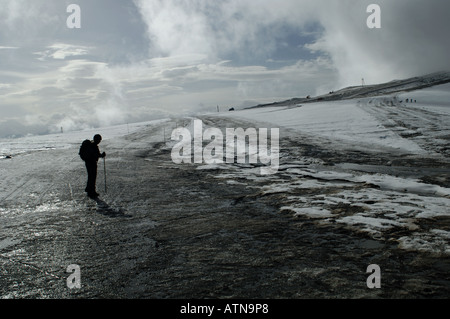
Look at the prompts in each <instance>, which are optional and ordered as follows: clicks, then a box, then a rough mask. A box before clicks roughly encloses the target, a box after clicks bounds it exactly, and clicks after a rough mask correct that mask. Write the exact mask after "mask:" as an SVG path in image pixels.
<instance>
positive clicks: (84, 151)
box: [79, 134, 106, 198]
mask: <svg viewBox="0 0 450 319" xmlns="http://www.w3.org/2000/svg"><path fill="white" fill-rule="evenodd" d="M101 141H102V137H101V135H99V134H97V135H95V136H94V140H93V141H90V140H85V141H84V142H83V143H82V144H81V147H80V153H79V154H80V157H81V159H82V160H83V161H84V162H85V164H86V170H87V174H88V179H87V185H86V189H85V192H86V193H87V195H88V196H89V197H90V198H97V197H98V196H99V194H98V193H97V191H96V186H95V184H96V180H97V163H98V159H99V158H100V157H102V158H104V157H105V156H106V153H105V152H103V153H101V154H100V150H99V148H98V144H100V142H101Z"/></svg>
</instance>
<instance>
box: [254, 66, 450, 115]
mask: <svg viewBox="0 0 450 319" xmlns="http://www.w3.org/2000/svg"><path fill="white" fill-rule="evenodd" d="M445 83H450V72H436V73H431V74H428V75H424V76H417V77H412V78H409V79H404V80H393V81H390V82H387V83H381V84H374V85H361V86H351V87H347V88H344V89H341V90H339V91H335V92H330V93H329V94H324V95H320V96H315V97H305V98H293V99H290V100H286V101H281V102H274V103H268V104H260V105H257V106H253V107H250V108H258V107H266V106H289V105H296V104H300V103H311V102H319V101H320V102H322V101H340V100H349V99H355V98H365V97H372V96H380V95H387V94H393V93H400V92H409V91H415V90H419V89H424V88H428V87H432V86H435V85H440V84H445Z"/></svg>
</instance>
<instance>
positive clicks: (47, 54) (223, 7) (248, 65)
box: [0, 0, 450, 136]
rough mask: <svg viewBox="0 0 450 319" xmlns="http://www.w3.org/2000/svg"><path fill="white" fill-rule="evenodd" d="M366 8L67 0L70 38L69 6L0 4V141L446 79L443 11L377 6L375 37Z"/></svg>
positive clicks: (401, 2) (305, 0)
mask: <svg viewBox="0 0 450 319" xmlns="http://www.w3.org/2000/svg"><path fill="white" fill-rule="evenodd" d="M373 2H374V1H371V0H370V1H369V0H340V1H333V0H277V1H273V0H272V1H268V0H259V1H254V0H224V1H207V0H152V1H146V0H135V1H128V2H123V1H111V0H108V1H106V0H98V1H95V2H92V1H87V0H79V1H78V4H79V5H80V7H81V14H82V19H83V20H82V21H83V23H82V28H81V29H79V30H72V29H71V30H69V29H67V28H66V27H65V20H66V18H67V13H66V6H67V5H68V4H69V2H67V3H65V2H64V1H59V0H58V1H57V0H33V1H31V0H0V93H1V94H2V100H1V101H0V115H1V120H0V136H4V135H10V134H23V133H28V132H30V131H27V127H30V128H32V131H31V132H32V133H37V132H39V131H45V130H48V128H49V127H50V128H52V129H54V130H59V129H60V126H65V127H68V128H73V129H75V128H82V127H89V126H97V125H108V124H116V123H123V122H126V121H130V122H131V121H136V120H140V119H151V118H152V117H157V116H162V115H164V116H167V115H170V114H180V113H184V114H189V113H192V112H196V111H204V110H214V109H215V107H216V105H220V106H222V107H228V106H242V105H254V104H258V103H262V102H270V101H277V100H280V99H287V98H291V97H299V96H305V95H308V94H311V95H313V94H317V93H323V92H327V91H328V90H332V89H339V88H341V87H342V86H347V85H357V84H360V83H361V78H364V79H365V82H366V83H377V82H382V81H389V80H392V79H394V78H404V77H409V76H415V75H420V74H425V73H431V72H434V71H440V70H449V69H450V65H449V64H450V62H449V60H448V52H450V43H449V41H448V36H447V32H448V30H450V22H449V20H448V19H447V17H446V15H447V13H448V12H449V11H450V10H449V9H450V3H449V2H447V1H441V0H429V1H421V0H397V1H389V0H378V1H376V3H378V4H379V5H380V7H381V10H382V13H381V19H382V21H381V25H382V28H381V29H369V28H367V25H366V20H367V17H368V15H369V14H368V13H367V12H366V8H367V6H368V5H369V4H371V3H373ZM25 119H28V122H27V123H26V122H25ZM2 120H3V122H2ZM5 121H10V123H13V122H11V121H15V122H17V123H19V122H21V123H22V125H17V126H16V127H17V130H14V129H12V126H11V125H8V126H6V125H3V124H4V123H5ZM15 122H14V123H15ZM28 124H32V125H31V126H30V125H28ZM30 130H31V129H30Z"/></svg>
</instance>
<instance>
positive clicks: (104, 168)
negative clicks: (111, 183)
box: [103, 157, 107, 194]
mask: <svg viewBox="0 0 450 319" xmlns="http://www.w3.org/2000/svg"><path fill="white" fill-rule="evenodd" d="M103 173H104V174H103V175H104V177H105V194H106V193H107V191H106V159H105V158H104V157H103Z"/></svg>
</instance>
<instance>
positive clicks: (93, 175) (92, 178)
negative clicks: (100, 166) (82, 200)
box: [86, 162, 97, 196]
mask: <svg viewBox="0 0 450 319" xmlns="http://www.w3.org/2000/svg"><path fill="white" fill-rule="evenodd" d="M86 169H87V172H88V181H87V186H86V192H87V193H88V195H89V196H92V195H97V192H96V191H95V189H96V187H95V184H96V180H97V163H96V162H86Z"/></svg>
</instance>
